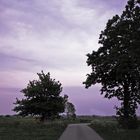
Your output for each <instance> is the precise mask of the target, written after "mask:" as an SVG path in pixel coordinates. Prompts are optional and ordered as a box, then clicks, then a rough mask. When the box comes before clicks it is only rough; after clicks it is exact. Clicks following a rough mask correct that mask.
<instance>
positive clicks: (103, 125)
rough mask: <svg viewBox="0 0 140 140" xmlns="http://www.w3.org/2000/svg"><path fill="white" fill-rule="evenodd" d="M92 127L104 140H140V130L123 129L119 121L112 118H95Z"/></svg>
mask: <svg viewBox="0 0 140 140" xmlns="http://www.w3.org/2000/svg"><path fill="white" fill-rule="evenodd" d="M91 127H92V128H93V129H94V130H95V131H96V132H97V133H99V135H100V136H101V137H102V138H103V139H104V140H140V128H138V129H136V130H124V129H121V128H120V127H119V126H118V123H117V121H116V120H115V119H113V118H111V117H110V118H109V117H99V118H95V119H94V120H93V121H92V123H91Z"/></svg>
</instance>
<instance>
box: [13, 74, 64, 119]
mask: <svg viewBox="0 0 140 140" xmlns="http://www.w3.org/2000/svg"><path fill="white" fill-rule="evenodd" d="M37 75H38V76H39V80H33V81H30V82H29V84H28V86H27V88H25V89H23V90H22V91H21V92H22V93H23V94H24V96H25V99H22V100H18V99H17V101H16V103H15V104H16V107H15V108H14V111H16V112H18V113H19V115H21V116H28V115H31V116H39V117H40V118H41V120H42V121H44V120H46V119H54V118H56V117H58V116H59V113H62V112H64V98H62V97H61V96H60V93H61V92H62V87H61V83H60V82H59V81H57V82H56V81H55V79H51V78H50V73H47V74H44V73H43V71H42V72H41V73H37Z"/></svg>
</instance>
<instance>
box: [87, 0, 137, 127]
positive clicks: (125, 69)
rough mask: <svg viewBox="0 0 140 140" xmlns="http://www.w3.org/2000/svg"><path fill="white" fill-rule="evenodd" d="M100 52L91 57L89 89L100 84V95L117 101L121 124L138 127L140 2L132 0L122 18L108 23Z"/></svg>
mask: <svg viewBox="0 0 140 140" xmlns="http://www.w3.org/2000/svg"><path fill="white" fill-rule="evenodd" d="M99 43H100V44H101V47H100V48H99V49H98V50H97V51H93V52H92V53H91V54H88V55H87V56H88V59H87V64H88V66H91V67H92V72H91V73H90V74H88V75H87V79H86V81H85V82H84V84H85V85H86V87H87V88H88V87H90V86H91V85H95V84H96V83H99V84H101V94H104V96H105V97H106V98H112V97H117V99H118V100H120V101H121V107H119V108H118V107H117V115H118V116H119V122H120V124H121V125H122V126H123V127H126V128H131V127H136V124H137V123H136V120H137V118H136V109H137V107H138V104H139V103H140V0H129V1H128V3H127V5H126V7H125V10H124V11H123V13H122V15H121V16H118V15H115V16H114V17H113V18H112V19H110V20H108V22H107V25H106V28H105V30H104V31H102V32H101V34H100V38H99Z"/></svg>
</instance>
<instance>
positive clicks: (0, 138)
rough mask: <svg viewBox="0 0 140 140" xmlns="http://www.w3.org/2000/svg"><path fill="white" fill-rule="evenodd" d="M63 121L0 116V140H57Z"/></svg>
mask: <svg viewBox="0 0 140 140" xmlns="http://www.w3.org/2000/svg"><path fill="white" fill-rule="evenodd" d="M65 127H66V124H65V123H62V122H61V123H60V122H48V123H45V124H42V123H39V122H37V121H35V120H34V119H31V118H19V117H0V140H58V138H59V136H60V135H61V134H62V132H63V131H64V129H65Z"/></svg>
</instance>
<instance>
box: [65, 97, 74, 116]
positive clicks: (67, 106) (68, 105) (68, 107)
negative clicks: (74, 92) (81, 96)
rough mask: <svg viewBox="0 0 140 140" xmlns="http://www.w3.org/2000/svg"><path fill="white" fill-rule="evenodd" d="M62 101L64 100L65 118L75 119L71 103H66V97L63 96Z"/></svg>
mask: <svg viewBox="0 0 140 140" xmlns="http://www.w3.org/2000/svg"><path fill="white" fill-rule="evenodd" d="M64 99H65V112H66V115H67V118H75V117H76V113H75V112H76V109H75V106H74V105H73V104H72V103H70V102H68V95H64Z"/></svg>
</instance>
